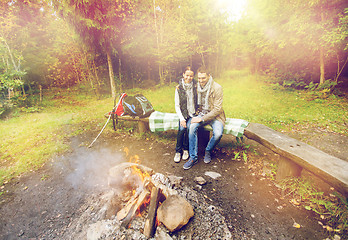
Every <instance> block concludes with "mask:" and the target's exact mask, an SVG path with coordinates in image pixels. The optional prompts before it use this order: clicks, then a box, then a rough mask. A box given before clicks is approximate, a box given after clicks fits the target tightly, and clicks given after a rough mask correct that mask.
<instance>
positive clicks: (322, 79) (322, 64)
mask: <svg viewBox="0 0 348 240" xmlns="http://www.w3.org/2000/svg"><path fill="white" fill-rule="evenodd" d="M320 18H321V23H322V24H324V20H325V17H324V10H323V8H321V13H320ZM319 50H320V53H319V54H320V56H319V57H320V84H322V83H324V82H325V62H324V48H323V46H320V49H319Z"/></svg>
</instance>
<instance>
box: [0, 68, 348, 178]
mask: <svg viewBox="0 0 348 240" xmlns="http://www.w3.org/2000/svg"><path fill="white" fill-rule="evenodd" d="M215 80H216V81H217V82H218V83H219V84H221V85H222V86H223V89H224V110H225V112H226V115H227V117H230V118H241V119H245V120H248V121H250V122H257V123H261V124H265V125H267V126H269V127H271V128H273V129H276V130H288V129H291V128H293V127H301V126H307V125H315V126H319V127H323V128H328V129H330V130H332V131H334V132H338V133H342V134H345V135H347V132H346V124H347V122H348V121H347V114H346V112H347V109H348V103H347V101H346V100H344V99H342V98H339V97H336V96H334V95H331V96H329V97H327V98H316V99H311V98H312V94H311V92H306V91H289V90H286V89H280V88H272V87H271V86H269V85H267V84H266V83H265V81H264V80H265V79H263V78H262V77H259V76H254V75H250V74H249V73H248V72H246V71H226V72H225V73H224V74H223V75H222V76H221V77H219V78H216V79H215ZM175 86H176V84H174V83H173V84H171V85H166V86H156V87H153V88H152V89H146V90H142V89H132V90H127V91H126V92H127V93H128V94H130V95H132V94H135V93H142V94H144V95H145V96H146V97H147V98H148V99H149V100H150V102H151V103H152V105H153V106H154V108H155V109H156V110H157V111H162V112H175V109H174V90H175ZM44 100H45V102H44V103H42V106H43V109H44V110H42V111H41V112H39V113H19V114H17V115H14V116H15V117H12V118H10V119H8V120H1V122H0V140H1V143H0V164H1V167H0V185H1V184H3V183H4V182H8V181H9V180H10V179H11V178H14V177H17V176H19V175H21V174H23V173H25V172H29V171H31V170H35V169H38V168H39V167H41V166H42V164H44V163H45V162H46V161H47V160H48V159H50V158H52V156H54V155H55V154H59V153H62V152H64V151H66V150H67V149H68V145H67V142H66V139H68V138H69V137H71V136H74V135H77V134H80V133H83V132H84V131H86V130H94V131H96V132H99V131H100V130H101V128H102V126H103V125H104V124H105V122H106V119H105V117H104V114H105V113H106V112H108V111H110V110H111V109H112V107H113V99H111V98H106V99H102V100H96V99H95V98H94V97H91V96H90V95H88V94H86V93H81V92H78V91H77V90H74V89H70V90H64V91H61V90H59V89H51V90H50V91H49V92H45V93H44ZM104 131H105V132H108V131H110V132H112V131H113V130H112V124H109V127H107V128H106V129H105V130H104Z"/></svg>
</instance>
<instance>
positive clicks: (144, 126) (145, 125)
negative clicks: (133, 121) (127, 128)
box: [138, 119, 150, 133]
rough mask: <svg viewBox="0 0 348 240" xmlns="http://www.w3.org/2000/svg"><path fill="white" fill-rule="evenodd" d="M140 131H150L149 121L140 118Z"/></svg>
mask: <svg viewBox="0 0 348 240" xmlns="http://www.w3.org/2000/svg"><path fill="white" fill-rule="evenodd" d="M138 131H139V133H145V132H149V131H150V128H149V123H148V122H145V121H142V120H141V119H139V121H138Z"/></svg>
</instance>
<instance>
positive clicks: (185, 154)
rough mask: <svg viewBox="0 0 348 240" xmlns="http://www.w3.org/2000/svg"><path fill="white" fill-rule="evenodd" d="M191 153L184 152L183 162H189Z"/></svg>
mask: <svg viewBox="0 0 348 240" xmlns="http://www.w3.org/2000/svg"><path fill="white" fill-rule="evenodd" d="M189 156H190V155H189V153H188V151H187V150H184V154H183V155H182V160H187V159H188V158H189Z"/></svg>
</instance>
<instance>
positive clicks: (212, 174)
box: [204, 172, 221, 179]
mask: <svg viewBox="0 0 348 240" xmlns="http://www.w3.org/2000/svg"><path fill="white" fill-rule="evenodd" d="M204 174H205V175H207V176H209V177H211V178H213V179H217V178H218V177H221V174H220V173H217V172H205V173H204Z"/></svg>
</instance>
